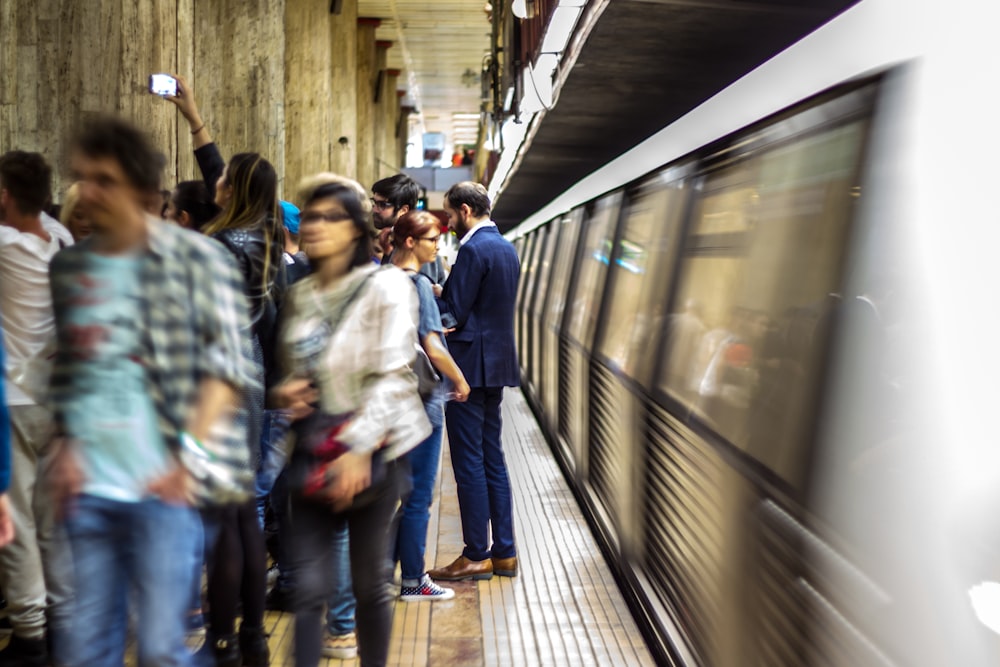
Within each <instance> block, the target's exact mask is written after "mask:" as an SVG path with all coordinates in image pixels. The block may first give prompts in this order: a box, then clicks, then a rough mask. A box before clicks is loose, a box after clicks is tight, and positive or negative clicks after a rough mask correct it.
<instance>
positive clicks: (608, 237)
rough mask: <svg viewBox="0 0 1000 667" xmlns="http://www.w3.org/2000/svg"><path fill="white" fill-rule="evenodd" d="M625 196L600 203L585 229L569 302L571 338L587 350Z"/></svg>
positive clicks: (599, 305)
mask: <svg viewBox="0 0 1000 667" xmlns="http://www.w3.org/2000/svg"><path fill="white" fill-rule="evenodd" d="M621 201H622V195H621V193H620V192H615V193H612V194H610V195H607V196H605V197H603V198H601V199H599V200H598V201H597V203H596V204H595V205H594V210H593V212H592V213H591V215H590V217H589V218H588V219H587V220H586V223H585V225H584V229H585V237H584V246H583V255H582V256H581V257H580V269H579V272H578V273H577V278H576V282H575V284H574V285H573V299H572V300H571V302H570V314H569V326H568V332H569V335H570V336H571V337H572V338H573V339H575V340H576V341H577V342H579V343H582V344H583V345H584V347H587V348H589V347H590V341H591V337H592V336H593V335H594V325H595V324H596V323H597V315H598V312H599V310H600V307H601V304H600V298H601V288H602V287H603V286H604V276H605V274H606V272H607V270H608V262H609V261H610V258H611V244H612V242H613V241H614V237H615V223H616V222H618V211H619V210H620V208H621Z"/></svg>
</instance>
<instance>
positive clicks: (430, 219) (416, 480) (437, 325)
mask: <svg viewBox="0 0 1000 667" xmlns="http://www.w3.org/2000/svg"><path fill="white" fill-rule="evenodd" d="M392 235H393V238H394V239H395V243H396V251H395V253H393V255H392V263H393V264H394V265H395V266H398V267H399V268H400V269H402V270H403V271H405V272H406V273H407V274H409V276H410V279H411V280H412V281H413V284H414V286H415V287H416V288H417V296H418V298H419V299H420V318H419V324H418V326H417V330H418V334H419V336H420V343H421V345H422V346H423V348H424V351H425V352H426V353H427V356H428V358H429V359H430V360H431V363H432V364H433V365H434V368H436V369H437V370H438V371H439V372H440V373H441V374H442V375H443V376H444V377H446V378H448V379H449V380H450V381H451V383H452V384H453V385H454V391H453V392H452V397H453V399H454V400H456V401H465V400H466V399H467V398H468V397H469V384H468V383H467V382H466V381H465V376H464V375H462V371H461V370H459V368H458V365H457V364H456V363H455V360H454V359H452V358H451V354H449V353H448V348H447V347H446V346H445V342H444V326H443V325H442V324H441V313H440V312H439V311H438V306H437V302H436V301H435V300H434V291H433V286H432V284H431V281H430V279H429V278H428V277H427V276H425V275H423V274H422V273H420V267H421V266H423V265H424V264H427V263H428V262H433V261H434V260H435V258H436V257H437V249H438V243H439V242H440V240H441V229H440V224H439V223H438V220H437V218H435V217H434V216H433V215H431V214H430V213H427V212H426V211H413V212H411V213H407V214H406V215H404V216H403V217H401V218H400V219H399V220H397V221H396V224H395V226H394V227H393V228H392ZM444 401H445V389H444V383H441V384H440V385H439V386H438V387H437V389H435V390H434V392H433V393H432V394H431V395H430V396H429V397H427V398H426V399H425V400H424V409H425V410H426V411H427V418H428V419H429V420H430V422H431V426H432V427H433V428H434V430H433V431H432V432H431V434H430V436H428V438H427V439H426V440H424V441H423V442H422V443H420V444H419V445H417V447H415V448H414V449H413V450H411V451H410V452H409V454H407V460H408V461H409V462H410V470H411V481H412V486H413V491H412V493H411V494H410V497H409V498H408V499H407V500H406V502H405V503H404V505H403V506H402V508H401V509H400V521H399V533H398V535H397V536H396V549H395V556H396V558H397V559H398V560H399V562H400V568H401V570H402V590H401V592H400V596H399V597H400V599H401V600H404V601H406V602H419V601H422V600H447V599H449V598H452V597H454V596H455V592H454V591H453V590H452V589H450V588H443V587H441V586H438V585H437V584H436V583H434V581H433V580H432V579H431V578H430V577H429V576H428V575H427V571H426V570H425V569H424V550H425V547H426V545H427V524H428V522H429V520H430V507H431V500H432V499H433V495H434V482H435V481H436V476H437V468H438V462H439V460H440V458H441V435H442V430H443V428H444Z"/></svg>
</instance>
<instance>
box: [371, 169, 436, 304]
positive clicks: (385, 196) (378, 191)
mask: <svg viewBox="0 0 1000 667" xmlns="http://www.w3.org/2000/svg"><path fill="white" fill-rule="evenodd" d="M419 199H420V184H419V183H417V182H416V181H414V180H413V179H412V178H410V177H409V176H407V175H406V174H396V175H394V176H389V177H388V178H383V179H382V180H380V181H376V182H375V184H374V185H372V221H373V222H374V223H375V229H390V228H392V226H393V225H395V224H396V221H398V220H399V219H400V218H401V217H403V216H404V215H406V214H407V213H410V212H411V211H416V210H417V202H418V201H419ZM391 261H392V251H391V250H390V251H389V252H388V253H387V254H384V255H383V258H382V263H383V264H388V263H389V262H391ZM420 273H422V274H424V275H425V276H427V277H428V278H430V281H431V283H432V284H433V285H438V286H439V287H436V288H435V290H434V294H435V296H440V295H441V288H440V286H441V285H444V281H445V280H447V279H448V272H447V271H446V270H445V268H444V260H443V259H442V258H441V256H440V255H435V257H434V259H433V260H432V261H430V262H428V263H426V264H424V265H423V266H421V267H420Z"/></svg>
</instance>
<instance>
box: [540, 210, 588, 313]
mask: <svg viewBox="0 0 1000 667" xmlns="http://www.w3.org/2000/svg"><path fill="white" fill-rule="evenodd" d="M582 216H583V210H582V209H576V210H575V211H573V212H571V213H569V214H568V215H565V216H563V217H562V218H561V219H560V220H559V221H558V222H554V223H552V224H558V225H559V226H560V227H562V230H561V231H560V232H559V236H558V238H559V252H558V253H556V256H555V264H554V265H553V267H552V278H551V280H549V297H548V306H547V308H546V316H545V321H546V322H547V323H548V325H549V327H551V328H555V327H558V326H559V325H560V323H561V322H562V315H563V311H564V310H565V309H566V299H567V294H566V288H567V285H568V283H569V278H570V275H571V271H572V270H573V260H574V259H575V257H576V243H577V239H578V238H579V236H580V227H581V223H580V220H581V218H582Z"/></svg>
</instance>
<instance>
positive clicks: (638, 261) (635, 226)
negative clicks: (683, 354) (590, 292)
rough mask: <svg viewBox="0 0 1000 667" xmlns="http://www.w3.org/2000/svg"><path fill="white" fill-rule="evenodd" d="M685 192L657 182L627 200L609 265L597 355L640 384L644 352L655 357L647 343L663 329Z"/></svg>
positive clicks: (646, 363) (646, 360) (644, 375)
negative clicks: (606, 299) (618, 240)
mask: <svg viewBox="0 0 1000 667" xmlns="http://www.w3.org/2000/svg"><path fill="white" fill-rule="evenodd" d="M685 192H686V191H685V190H684V189H682V187H681V183H680V182H673V183H664V182H663V180H661V179H659V178H658V179H656V181H655V182H653V183H650V184H648V185H647V187H645V188H644V189H642V190H640V191H639V192H637V193H636V194H635V195H633V197H632V199H631V201H630V202H629V206H628V214H627V218H626V221H625V223H624V224H625V228H624V230H623V231H622V234H621V241H620V242H619V247H618V251H617V253H616V254H615V257H614V261H613V263H612V273H613V277H612V280H611V289H610V291H609V293H608V301H609V303H608V314H607V317H606V318H605V321H606V325H605V326H606V329H605V331H604V333H603V335H602V336H601V340H600V343H599V345H598V350H599V352H600V353H601V354H603V355H604V356H606V357H607V358H608V359H609V361H610V362H611V363H612V364H614V365H616V366H617V367H618V368H620V369H621V370H622V371H624V372H625V373H626V374H627V375H629V376H630V377H633V378H635V379H636V380H638V381H639V382H640V383H642V384H643V385H646V384H648V382H649V380H650V379H651V378H650V377H649V372H648V371H649V370H650V367H651V363H650V359H651V357H650V353H655V350H654V349H652V346H651V345H650V344H649V342H650V341H651V340H655V339H656V338H657V337H658V333H657V332H659V331H660V330H661V328H662V327H663V316H664V312H663V303H664V301H665V296H666V294H665V291H666V286H667V285H668V284H669V281H670V277H671V275H672V273H673V269H672V266H673V264H672V260H673V256H674V254H675V249H676V243H677V230H678V228H679V221H680V216H681V214H682V213H683V203H684V195H685Z"/></svg>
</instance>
